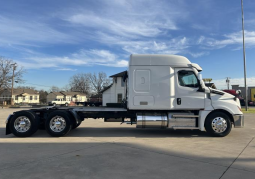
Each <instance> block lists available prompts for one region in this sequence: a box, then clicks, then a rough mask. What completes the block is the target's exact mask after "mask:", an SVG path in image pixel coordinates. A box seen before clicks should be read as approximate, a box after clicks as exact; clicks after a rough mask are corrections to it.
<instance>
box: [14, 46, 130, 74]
mask: <svg viewBox="0 0 255 179" xmlns="http://www.w3.org/2000/svg"><path fill="white" fill-rule="evenodd" d="M25 60H26V62H24V61H18V62H19V63H20V64H21V65H23V66H24V67H25V68H27V69H39V68H56V70H62V71H76V69H72V68H66V67H65V66H94V65H100V66H111V67H127V65H128V61H126V60H124V59H121V58H119V57H118V56H117V55H115V54H113V53H111V52H110V51H107V50H98V49H91V50H84V49H82V50H80V51H79V52H77V53H73V54H71V55H69V56H63V57H61V56H46V55H43V54H42V55H40V56H33V57H27V58H26V59H25Z"/></svg>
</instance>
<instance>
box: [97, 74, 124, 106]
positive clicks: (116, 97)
mask: <svg viewBox="0 0 255 179" xmlns="http://www.w3.org/2000/svg"><path fill="white" fill-rule="evenodd" d="M126 73H127V71H123V72H120V73H117V74H115V75H112V76H110V77H111V78H112V79H113V83H112V84H111V85H110V86H108V87H106V88H105V89H103V90H102V91H101V92H102V95H103V106H106V104H107V103H121V102H122V100H123V99H124V98H125V83H124V81H123V77H124V75H125V74H126Z"/></svg>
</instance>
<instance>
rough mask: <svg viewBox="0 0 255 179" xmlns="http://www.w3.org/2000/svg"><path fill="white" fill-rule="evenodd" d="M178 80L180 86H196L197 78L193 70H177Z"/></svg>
mask: <svg viewBox="0 0 255 179" xmlns="http://www.w3.org/2000/svg"><path fill="white" fill-rule="evenodd" d="M178 82H179V85H180V86H184V87H192V88H197V87H198V86H199V84H198V79H197V77H196V75H195V73H194V72H193V71H186V70H181V71H178Z"/></svg>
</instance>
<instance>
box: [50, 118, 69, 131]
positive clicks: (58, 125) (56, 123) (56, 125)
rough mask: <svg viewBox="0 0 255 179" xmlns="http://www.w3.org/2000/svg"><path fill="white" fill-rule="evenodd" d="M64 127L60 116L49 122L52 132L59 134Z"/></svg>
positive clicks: (63, 121)
mask: <svg viewBox="0 0 255 179" xmlns="http://www.w3.org/2000/svg"><path fill="white" fill-rule="evenodd" d="M65 127H66V120H65V119H64V118H63V117H61V116H55V117H53V118H52V119H51V120H50V129H51V130H52V131H54V132H61V131H63V130H64V129H65Z"/></svg>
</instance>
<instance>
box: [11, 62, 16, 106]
mask: <svg viewBox="0 0 255 179" xmlns="http://www.w3.org/2000/svg"><path fill="white" fill-rule="evenodd" d="M11 65H12V67H13V71H12V90H11V105H14V100H13V98H12V96H13V83H14V72H15V69H16V63H13V64H11Z"/></svg>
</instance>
